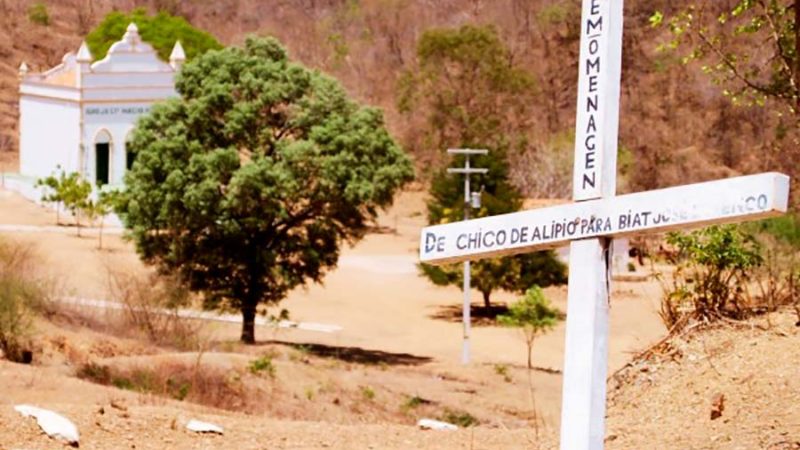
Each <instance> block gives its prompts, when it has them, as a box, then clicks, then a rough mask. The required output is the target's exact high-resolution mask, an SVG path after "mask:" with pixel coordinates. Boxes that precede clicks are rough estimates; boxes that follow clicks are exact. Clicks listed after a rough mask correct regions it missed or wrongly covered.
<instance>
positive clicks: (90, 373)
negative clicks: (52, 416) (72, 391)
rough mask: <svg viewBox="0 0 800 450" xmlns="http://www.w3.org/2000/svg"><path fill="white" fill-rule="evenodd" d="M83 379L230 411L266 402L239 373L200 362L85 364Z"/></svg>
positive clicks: (247, 408)
mask: <svg viewBox="0 0 800 450" xmlns="http://www.w3.org/2000/svg"><path fill="white" fill-rule="evenodd" d="M77 375H78V377H79V378H82V379H85V380H88V381H92V382H94V383H98V384H103V385H109V386H115V387H117V388H120V389H126V390H131V391H136V392H140V393H149V394H155V395H158V396H162V397H168V398H172V399H175V400H179V401H183V400H185V401H188V402H192V403H197V404H200V405H205V406H211V407H214V408H220V409H226V410H229V411H250V412H252V411H254V410H256V409H259V407H258V405H259V404H260V403H261V401H263V400H264V399H263V395H261V393H260V392H259V391H258V390H257V389H255V388H253V387H251V386H249V385H247V384H245V383H243V382H242V381H241V375H240V374H239V372H237V371H234V372H227V371H224V370H222V369H220V368H218V367H214V366H211V365H206V364H202V363H201V362H200V358H199V357H198V359H197V361H196V363H194V364H187V363H185V362H179V361H168V362H161V363H157V364H147V365H136V366H132V367H128V368H120V367H115V366H109V365H103V364H98V363H93V362H90V363H87V364H84V365H83V366H82V367H81V368H80V369H79V370H78V373H77Z"/></svg>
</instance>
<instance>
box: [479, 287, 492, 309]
mask: <svg viewBox="0 0 800 450" xmlns="http://www.w3.org/2000/svg"><path fill="white" fill-rule="evenodd" d="M481 294H483V307H484V308H487V309H488V308H491V307H492V303H491V302H490V301H489V296H490V295H492V291H481Z"/></svg>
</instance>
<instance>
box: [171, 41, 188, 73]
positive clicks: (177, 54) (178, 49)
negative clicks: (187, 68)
mask: <svg viewBox="0 0 800 450" xmlns="http://www.w3.org/2000/svg"><path fill="white" fill-rule="evenodd" d="M185 61H186V52H184V51H183V46H182V45H181V41H175V46H174V47H172V53H170V55H169V65H171V66H172V68H173V69H175V70H178V69H179V68H180V67H181V65H182V64H183V63H184V62H185Z"/></svg>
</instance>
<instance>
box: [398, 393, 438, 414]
mask: <svg viewBox="0 0 800 450" xmlns="http://www.w3.org/2000/svg"><path fill="white" fill-rule="evenodd" d="M430 403H431V401H430V400H426V399H424V398H422V397H420V396H419V395H413V396H409V397H408V398H406V400H405V401H404V402H403V404H402V405H400V409H401V410H402V411H403V412H408V411H410V410H412V409H416V408H418V407H420V406H422V405H428V404H430Z"/></svg>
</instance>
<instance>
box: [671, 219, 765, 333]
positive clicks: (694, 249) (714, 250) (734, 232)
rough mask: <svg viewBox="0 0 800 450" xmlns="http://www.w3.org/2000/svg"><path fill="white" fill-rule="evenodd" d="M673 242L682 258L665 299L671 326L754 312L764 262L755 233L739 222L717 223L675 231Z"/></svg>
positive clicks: (672, 237) (672, 235) (740, 316)
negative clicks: (751, 293) (752, 288)
mask: <svg viewBox="0 0 800 450" xmlns="http://www.w3.org/2000/svg"><path fill="white" fill-rule="evenodd" d="M667 243H669V244H670V245H673V246H675V248H676V249H677V251H678V256H679V258H680V259H679V263H678V265H677V267H676V269H675V273H674V274H673V276H672V284H671V285H670V286H669V287H667V288H665V294H664V297H663V298H662V302H661V311H660V315H661V318H662V320H663V321H664V323H665V325H666V326H667V327H668V328H673V327H676V326H677V327H678V328H680V327H681V326H685V325H686V323H687V322H688V320H689V319H697V320H707V321H713V320H716V319H719V318H721V317H732V318H736V319H739V318H742V317H744V316H745V315H746V314H747V313H748V312H749V308H748V301H749V297H748V293H747V284H748V282H750V280H751V277H750V271H751V270H752V269H754V268H755V267H757V266H759V265H760V264H761V263H762V262H763V258H762V256H761V247H760V246H759V244H758V242H756V240H755V239H754V238H753V236H752V235H750V234H748V233H746V232H744V231H742V229H741V228H740V227H737V226H733V225H729V226H714V227H709V228H705V229H702V230H699V231H694V232H692V233H688V234H684V233H670V234H669V235H668V236H667Z"/></svg>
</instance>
